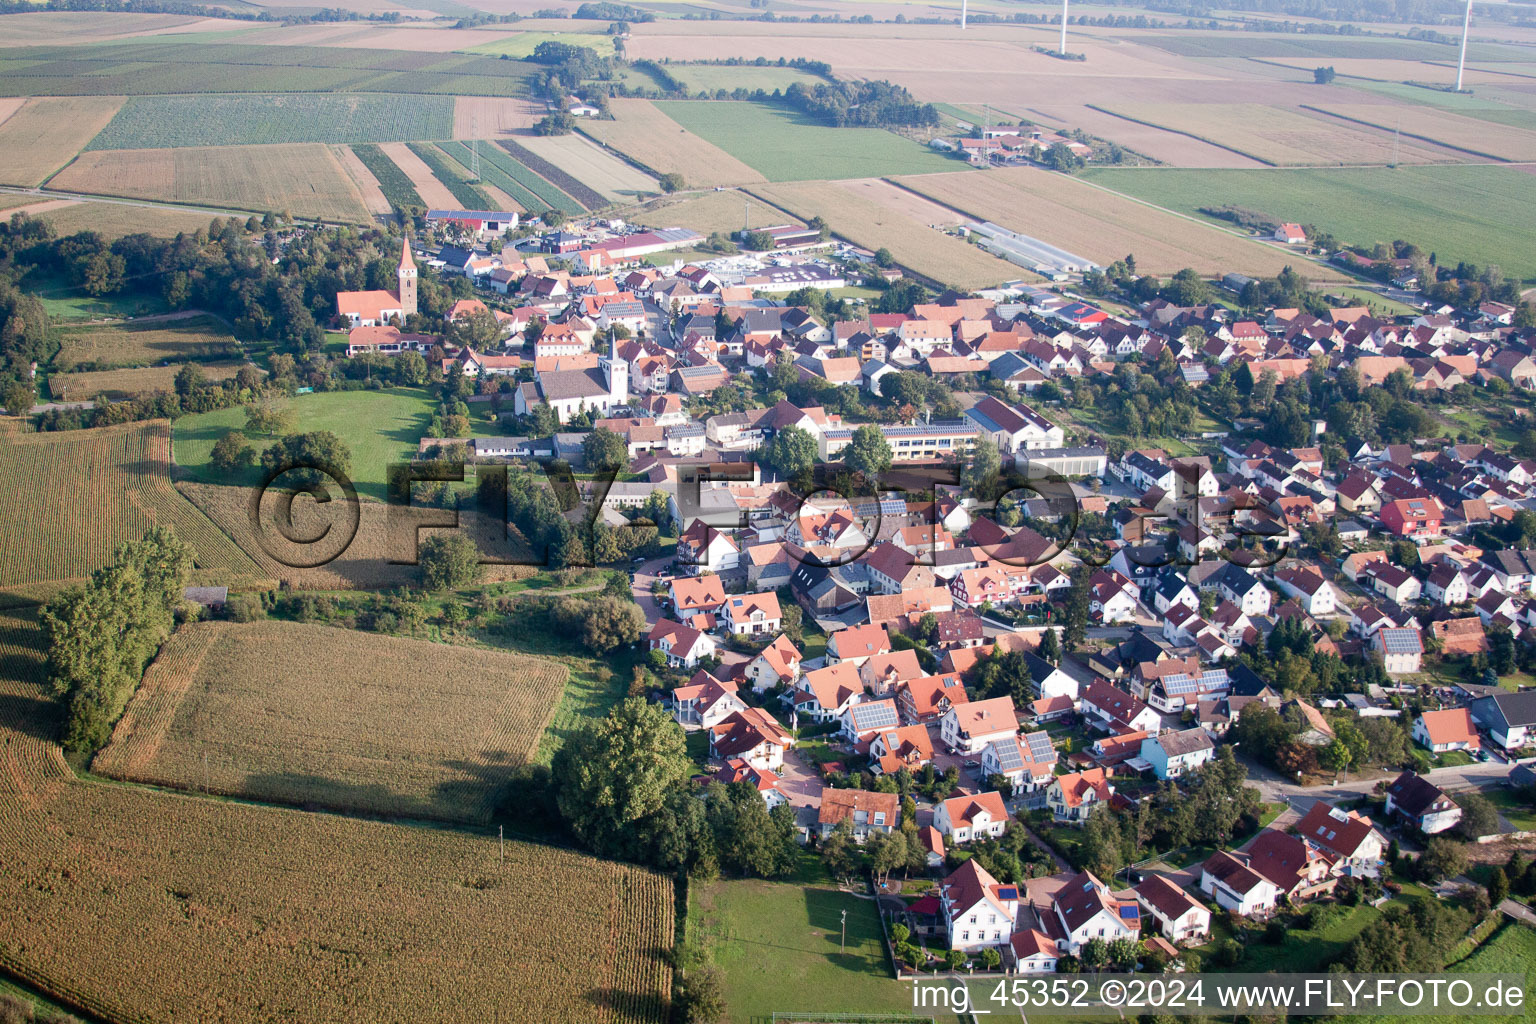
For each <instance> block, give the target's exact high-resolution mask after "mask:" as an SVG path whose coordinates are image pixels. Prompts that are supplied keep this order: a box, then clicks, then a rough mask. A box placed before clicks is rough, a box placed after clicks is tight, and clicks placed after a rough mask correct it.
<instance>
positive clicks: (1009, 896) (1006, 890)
mask: <svg viewBox="0 0 1536 1024" xmlns="http://www.w3.org/2000/svg"><path fill="white" fill-rule="evenodd" d="M997 898H998V899H1000V900H1016V899H1018V898H1019V890H1018V887H1017V886H1013V885H1000V886H998V887H997Z"/></svg>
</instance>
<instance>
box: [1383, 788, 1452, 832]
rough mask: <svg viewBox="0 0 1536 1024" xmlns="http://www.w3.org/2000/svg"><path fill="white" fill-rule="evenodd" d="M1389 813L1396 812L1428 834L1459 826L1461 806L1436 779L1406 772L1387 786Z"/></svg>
mask: <svg viewBox="0 0 1536 1024" xmlns="http://www.w3.org/2000/svg"><path fill="white" fill-rule="evenodd" d="M1387 813H1388V814H1396V815H1397V816H1398V817H1400V818H1402V819H1403V820H1404V821H1407V822H1408V823H1409V824H1410V825H1412V826H1413V827H1414V828H1416V829H1418V830H1419V831H1420V832H1423V833H1424V834H1425V835H1434V834H1435V833H1437V832H1445V831H1447V830H1448V829H1452V828H1455V827H1456V823H1457V822H1459V821H1460V820H1461V808H1460V807H1458V806H1457V805H1456V801H1454V800H1452V799H1451V798H1450V797H1448V796H1446V795H1445V793H1444V791H1442V790H1441V789H1440V787H1439V786H1436V785H1435V784H1434V783H1433V782H1430V781H1429V780H1428V779H1426V778H1424V777H1423V776H1421V775H1415V774H1414V773H1413V772H1403V773H1402V774H1401V775H1399V776H1398V777H1397V778H1395V779H1393V780H1392V784H1391V785H1389V786H1388V787H1387Z"/></svg>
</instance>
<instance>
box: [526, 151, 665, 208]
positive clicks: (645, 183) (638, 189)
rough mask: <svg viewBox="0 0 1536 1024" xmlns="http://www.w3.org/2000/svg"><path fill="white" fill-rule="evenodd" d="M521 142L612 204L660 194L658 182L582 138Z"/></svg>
mask: <svg viewBox="0 0 1536 1024" xmlns="http://www.w3.org/2000/svg"><path fill="white" fill-rule="evenodd" d="M517 141H518V143H519V144H520V145H521V146H523V147H524V148H525V149H528V150H530V151H532V152H533V153H535V154H537V155H538V156H541V157H543V158H544V159H545V160H548V161H549V162H550V163H552V164H554V165H555V166H556V167H558V168H560V169H561V170H562V171H564V172H566V173H567V174H569V175H570V176H571V177H573V178H575V179H576V180H577V181H579V182H581V183H582V184H583V185H585V186H587V187H588V188H590V189H592V190H593V191H595V192H597V193H598V194H599V195H601V196H603V198H605V199H606V200H608V202H610V203H621V202H625V201H633V200H634V199H636V198H638V197H640V196H643V195H648V194H651V193H654V192H656V191H657V185H656V181H655V179H653V178H651V177H650V176H649V175H646V174H644V173H642V172H641V171H638V170H636V169H635V168H634V167H632V166H630V165H629V164H627V163H625V162H624V161H623V160H620V159H619V158H618V157H616V156H614V155H612V154H611V153H608V152H606V151H604V150H602V149H600V148H598V146H597V145H595V144H594V143H592V142H591V141H590V140H588V139H587V138H585V137H584V136H581V135H550V136H542V135H520V136H518V139H517Z"/></svg>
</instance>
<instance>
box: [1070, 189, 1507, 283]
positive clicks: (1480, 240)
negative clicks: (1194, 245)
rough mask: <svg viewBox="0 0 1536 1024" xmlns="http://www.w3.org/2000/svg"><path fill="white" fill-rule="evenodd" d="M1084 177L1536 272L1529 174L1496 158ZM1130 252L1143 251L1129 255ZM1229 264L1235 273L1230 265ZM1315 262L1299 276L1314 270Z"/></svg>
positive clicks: (1443, 256) (1451, 258)
mask: <svg viewBox="0 0 1536 1024" xmlns="http://www.w3.org/2000/svg"><path fill="white" fill-rule="evenodd" d="M1086 177H1087V178H1088V179H1089V180H1091V181H1093V182H1096V183H1102V184H1103V185H1105V186H1107V187H1109V188H1113V189H1115V190H1117V191H1120V192H1124V193H1127V194H1129V195H1133V196H1136V197H1137V198H1140V199H1145V200H1147V201H1148V202H1153V203H1156V204H1158V205H1159V206H1163V207H1166V208H1168V209H1170V210H1177V211H1179V212H1181V213H1186V214H1191V215H1195V216H1198V215H1199V210H1200V208H1201V207H1218V206H1241V207H1243V208H1245V209H1249V210H1258V211H1261V212H1263V213H1266V214H1268V215H1269V216H1271V217H1273V218H1275V219H1276V220H1282V221H1285V220H1293V221H1306V222H1308V223H1311V224H1316V225H1317V226H1318V227H1320V228H1322V229H1323V230H1325V231H1328V232H1331V233H1332V234H1334V235H1336V236H1337V237H1338V239H1339V241H1340V242H1343V243H1346V244H1354V245H1367V246H1369V245H1372V244H1374V243H1376V242H1384V243H1390V242H1391V241H1392V240H1393V239H1397V238H1401V239H1405V240H1407V241H1410V242H1414V243H1416V244H1418V245H1420V246H1423V247H1425V248H1427V249H1434V250H1435V251H1436V252H1438V253H1439V258H1440V260H1441V261H1442V262H1448V263H1450V264H1452V265H1454V264H1455V263H1456V262H1458V261H1461V260H1466V261H1468V262H1474V263H1479V264H1483V263H1497V264H1498V265H1499V266H1501V267H1502V268H1503V269H1504V273H1505V274H1507V275H1509V276H1510V277H1513V278H1520V279H1523V280H1532V279H1536V224H1533V222H1532V221H1531V218H1530V217H1528V216H1525V215H1524V211H1525V210H1527V209H1528V208H1529V205H1530V196H1531V182H1532V177H1531V175H1530V174H1528V173H1526V172H1525V170H1524V169H1522V168H1517V167H1503V166H1498V165H1491V164H1483V165H1463V166H1441V167H1399V168H1397V169H1395V170H1393V169H1389V168H1349V169H1339V170H1329V169H1306V170H1284V171H1276V170H1262V171H1183V170H1176V169H1173V168H1159V167H1154V168H1146V169H1142V170H1116V169H1110V168H1105V169H1103V170H1090V171H1088V172H1087V174H1086ZM1136 256H1137V259H1138V260H1139V259H1140V258H1141V253H1140V252H1139V251H1138V252H1137V253H1136ZM1228 269H1238V270H1242V269H1243V268H1242V267H1241V265H1240V264H1238V263H1236V262H1234V263H1232V264H1231V266H1230V267H1229V268H1228ZM1319 271H1320V268H1318V267H1315V266H1308V267H1307V268H1306V271H1305V273H1306V274H1307V275H1308V276H1317V275H1318V274H1319Z"/></svg>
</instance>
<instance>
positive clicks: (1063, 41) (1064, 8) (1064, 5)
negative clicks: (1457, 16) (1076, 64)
mask: <svg viewBox="0 0 1536 1024" xmlns="http://www.w3.org/2000/svg"><path fill="white" fill-rule="evenodd" d="M1467 2H1468V3H1471V2H1472V0H1467ZM1061 55H1062V56H1063V57H1065V56H1066V55H1067V0H1061Z"/></svg>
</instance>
